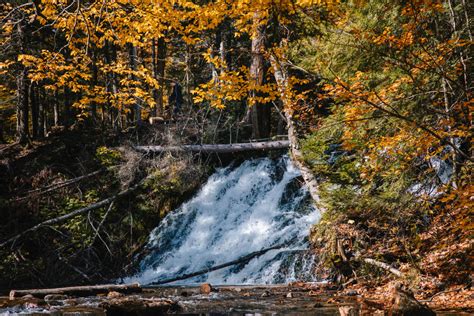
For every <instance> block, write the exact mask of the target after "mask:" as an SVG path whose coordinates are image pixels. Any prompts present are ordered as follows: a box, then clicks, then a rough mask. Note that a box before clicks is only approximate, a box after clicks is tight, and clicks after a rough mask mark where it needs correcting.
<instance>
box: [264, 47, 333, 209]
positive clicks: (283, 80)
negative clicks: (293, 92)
mask: <svg viewBox="0 0 474 316" xmlns="http://www.w3.org/2000/svg"><path fill="white" fill-rule="evenodd" d="M270 62H271V65H272V67H273V71H274V75H275V80H276V82H277V85H278V90H279V92H280V95H281V100H282V102H283V112H284V114H285V117H286V122H287V125H288V140H289V142H290V152H291V159H292V161H293V163H294V164H295V165H296V167H297V168H298V169H299V170H300V172H301V175H302V176H303V179H304V181H305V183H306V186H307V187H308V190H309V193H310V195H311V197H312V198H313V201H314V202H315V203H316V205H318V204H319V194H318V191H319V190H318V188H319V184H318V181H317V180H316V177H315V176H314V174H313V172H312V171H311V169H310V168H309V167H308V166H307V165H306V163H305V162H304V159H303V158H304V157H303V153H302V152H301V150H300V148H299V144H298V134H297V130H296V125H295V123H294V121H293V109H292V106H293V104H292V100H291V99H290V98H288V94H287V89H288V87H289V84H288V70H287V68H286V64H285V63H284V62H280V61H279V60H277V59H276V58H275V56H271V57H270ZM320 211H324V210H323V209H322V208H320Z"/></svg>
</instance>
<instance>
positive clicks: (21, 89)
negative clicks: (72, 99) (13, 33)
mask: <svg viewBox="0 0 474 316" xmlns="http://www.w3.org/2000/svg"><path fill="white" fill-rule="evenodd" d="M26 27H27V24H26V22H25V21H20V22H19V23H18V24H17V32H18V41H19V45H20V49H19V52H20V54H24V53H25V52H26V47H25V46H26V41H27V39H26V36H27V35H26V34H25V33H26V32H25V28H26ZM28 91H29V81H28V70H27V68H26V67H25V66H23V65H20V73H19V74H18V77H17V106H16V115H17V138H18V142H19V143H20V144H25V143H26V142H27V141H28V136H29V131H28V124H29V120H28V106H29V104H28Z"/></svg>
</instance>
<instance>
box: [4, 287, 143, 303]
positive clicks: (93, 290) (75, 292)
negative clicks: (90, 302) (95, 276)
mask: <svg viewBox="0 0 474 316" xmlns="http://www.w3.org/2000/svg"><path fill="white" fill-rule="evenodd" d="M111 291H114V292H120V293H139V292H141V291H142V287H141V286H140V284H138V283H133V284H105V285H84V286H70V287H60V288H52V289H30V290H11V291H10V300H13V299H15V298H16V297H21V296H24V295H28V294H29V295H32V296H34V297H40V298H43V297H45V296H46V295H49V294H63V295H71V296H89V295H97V294H99V293H108V292H111Z"/></svg>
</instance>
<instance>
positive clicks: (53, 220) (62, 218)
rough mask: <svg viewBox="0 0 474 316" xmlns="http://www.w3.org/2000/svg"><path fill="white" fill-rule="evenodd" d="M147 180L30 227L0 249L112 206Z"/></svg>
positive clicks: (0, 245) (4, 243)
mask: <svg viewBox="0 0 474 316" xmlns="http://www.w3.org/2000/svg"><path fill="white" fill-rule="evenodd" d="M146 179H147V178H145V179H143V180H142V181H140V182H139V183H137V184H136V185H134V186H132V187H129V188H128V189H125V190H123V191H120V192H119V193H117V194H115V195H113V196H111V197H109V198H106V199H104V200H101V201H99V202H96V203H93V204H90V205H89V206H86V207H83V208H80V209H77V210H75V211H72V212H70V213H68V214H65V215H62V216H59V217H55V218H51V219H48V220H45V221H44V222H41V223H39V224H36V225H35V226H33V227H30V228H28V229H26V230H24V231H22V232H21V233H19V234H16V235H14V236H13V237H10V238H8V239H7V240H5V241H3V242H2V243H0V247H4V246H5V245H7V244H9V243H11V242H15V241H16V240H17V239H19V238H21V237H23V236H24V235H26V234H28V233H31V232H34V231H36V230H38V229H39V228H41V227H43V226H46V225H54V224H57V223H61V222H64V221H65V220H67V219H69V218H72V217H75V216H77V215H80V214H84V213H87V212H90V211H93V210H96V209H98V208H101V207H103V206H106V205H108V204H110V203H111V202H113V201H115V200H116V199H118V198H119V197H122V196H124V195H127V194H129V193H131V192H133V191H135V190H136V189H138V188H139V187H140V186H141V185H142V184H143V183H144V182H145V180H146Z"/></svg>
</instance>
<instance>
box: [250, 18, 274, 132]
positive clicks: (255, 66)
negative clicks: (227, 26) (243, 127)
mask: <svg viewBox="0 0 474 316" xmlns="http://www.w3.org/2000/svg"><path fill="white" fill-rule="evenodd" d="M254 19H255V21H254V23H259V22H260V21H259V17H258V14H255V17H254ZM251 49H252V51H251V54H252V61H251V64H250V80H251V82H252V84H253V85H255V87H259V86H262V85H263V84H264V80H265V72H266V69H265V58H264V56H263V50H264V49H265V32H264V25H258V26H257V28H256V32H255V34H254V36H253V37H252V48H251ZM260 96H262V93H261V92H259V91H258V90H257V89H255V90H252V91H251V92H250V97H251V98H255V97H260ZM250 115H251V119H252V137H253V138H254V139H264V138H268V137H269V136H270V127H271V126H270V122H271V107H270V105H269V104H265V103H261V102H255V104H253V105H252V108H251V114H250Z"/></svg>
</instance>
